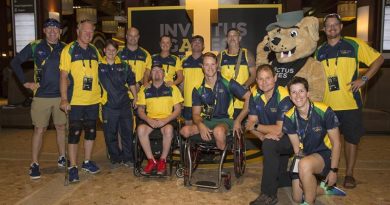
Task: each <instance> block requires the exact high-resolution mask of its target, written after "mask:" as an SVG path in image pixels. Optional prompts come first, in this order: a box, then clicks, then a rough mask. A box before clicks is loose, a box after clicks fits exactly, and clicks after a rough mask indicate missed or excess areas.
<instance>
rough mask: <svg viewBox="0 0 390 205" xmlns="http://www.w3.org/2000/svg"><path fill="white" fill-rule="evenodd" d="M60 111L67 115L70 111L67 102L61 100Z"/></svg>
mask: <svg viewBox="0 0 390 205" xmlns="http://www.w3.org/2000/svg"><path fill="white" fill-rule="evenodd" d="M60 109H61V110H62V111H64V112H65V113H66V114H68V112H69V110H70V104H69V102H68V100H61V102H60Z"/></svg>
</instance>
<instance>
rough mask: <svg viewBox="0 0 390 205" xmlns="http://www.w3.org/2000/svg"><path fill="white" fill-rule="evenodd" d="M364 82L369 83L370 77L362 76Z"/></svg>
mask: <svg viewBox="0 0 390 205" xmlns="http://www.w3.org/2000/svg"><path fill="white" fill-rule="evenodd" d="M362 81H363V82H365V83H366V82H367V81H368V77H367V76H365V75H363V76H362Z"/></svg>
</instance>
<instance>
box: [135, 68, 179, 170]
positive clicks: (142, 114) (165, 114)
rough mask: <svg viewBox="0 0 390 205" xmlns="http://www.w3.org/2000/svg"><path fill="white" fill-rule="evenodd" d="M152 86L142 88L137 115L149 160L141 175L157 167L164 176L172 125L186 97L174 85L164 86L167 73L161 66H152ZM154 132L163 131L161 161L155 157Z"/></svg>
mask: <svg viewBox="0 0 390 205" xmlns="http://www.w3.org/2000/svg"><path fill="white" fill-rule="evenodd" d="M151 76H152V83H151V84H150V85H148V86H147V87H144V86H142V87H141V89H140V91H139V92H138V101H137V105H138V116H139V118H140V122H139V125H138V127H137V135H138V138H139V141H140V144H141V146H142V149H143V150H144V152H145V155H146V157H147V158H148V164H147V165H146V167H145V168H144V170H143V173H142V174H150V173H151V172H152V170H153V169H155V168H156V167H157V174H159V175H163V174H164V173H165V171H166V159H167V156H168V153H169V150H170V147H171V142H172V137H173V131H174V130H173V129H174V127H173V124H175V123H176V118H177V117H178V116H179V115H180V112H181V103H182V102H183V97H182V95H181V93H180V91H179V89H178V88H177V87H176V86H175V85H170V86H168V85H166V84H165V83H164V76H165V73H164V70H163V68H162V64H160V63H156V62H155V64H153V65H152V70H151ZM154 129H160V130H161V134H162V136H163V150H162V154H161V157H160V159H159V160H158V161H156V159H155V158H154V156H153V154H152V149H151V147H150V140H149V134H150V133H151V132H152V131H153V130H154Z"/></svg>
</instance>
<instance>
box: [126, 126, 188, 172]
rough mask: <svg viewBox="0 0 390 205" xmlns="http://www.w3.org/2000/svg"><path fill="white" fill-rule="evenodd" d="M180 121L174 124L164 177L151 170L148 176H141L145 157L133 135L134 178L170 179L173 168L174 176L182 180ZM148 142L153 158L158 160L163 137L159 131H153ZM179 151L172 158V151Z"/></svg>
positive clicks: (137, 139) (182, 143)
mask: <svg viewBox="0 0 390 205" xmlns="http://www.w3.org/2000/svg"><path fill="white" fill-rule="evenodd" d="M181 123H182V122H181V120H180V119H178V120H177V123H175V125H174V126H173V127H174V131H173V138H172V142H171V147H170V150H169V154H168V157H167V163H168V164H169V166H168V168H167V173H166V174H165V175H158V174H157V171H156V170H153V171H152V173H151V174H150V175H149V174H148V175H145V174H142V172H143V167H142V163H143V161H144V160H146V155H145V153H144V151H143V149H142V146H141V143H140V142H139V138H138V135H137V134H135V136H134V170H133V174H134V176H137V177H141V176H145V177H170V176H172V173H173V167H174V166H175V168H176V171H175V174H176V176H177V177H179V178H182V177H183V176H184V168H183V166H182V164H183V157H182V154H181V153H183V147H184V142H183V140H182V138H181V136H180V133H179V131H180V128H181ZM149 140H150V147H151V149H152V153H153V156H154V157H155V158H156V159H158V158H160V156H161V154H162V140H163V136H162V133H161V131H160V129H154V130H153V131H152V132H151V133H150V134H149ZM174 150H179V152H180V154H179V156H174V154H173V151H174Z"/></svg>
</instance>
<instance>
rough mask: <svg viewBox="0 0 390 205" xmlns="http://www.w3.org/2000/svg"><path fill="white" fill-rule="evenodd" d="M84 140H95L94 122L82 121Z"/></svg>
mask: <svg viewBox="0 0 390 205" xmlns="http://www.w3.org/2000/svg"><path fill="white" fill-rule="evenodd" d="M84 132H85V135H84V139H85V140H95V139H96V120H86V121H84Z"/></svg>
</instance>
